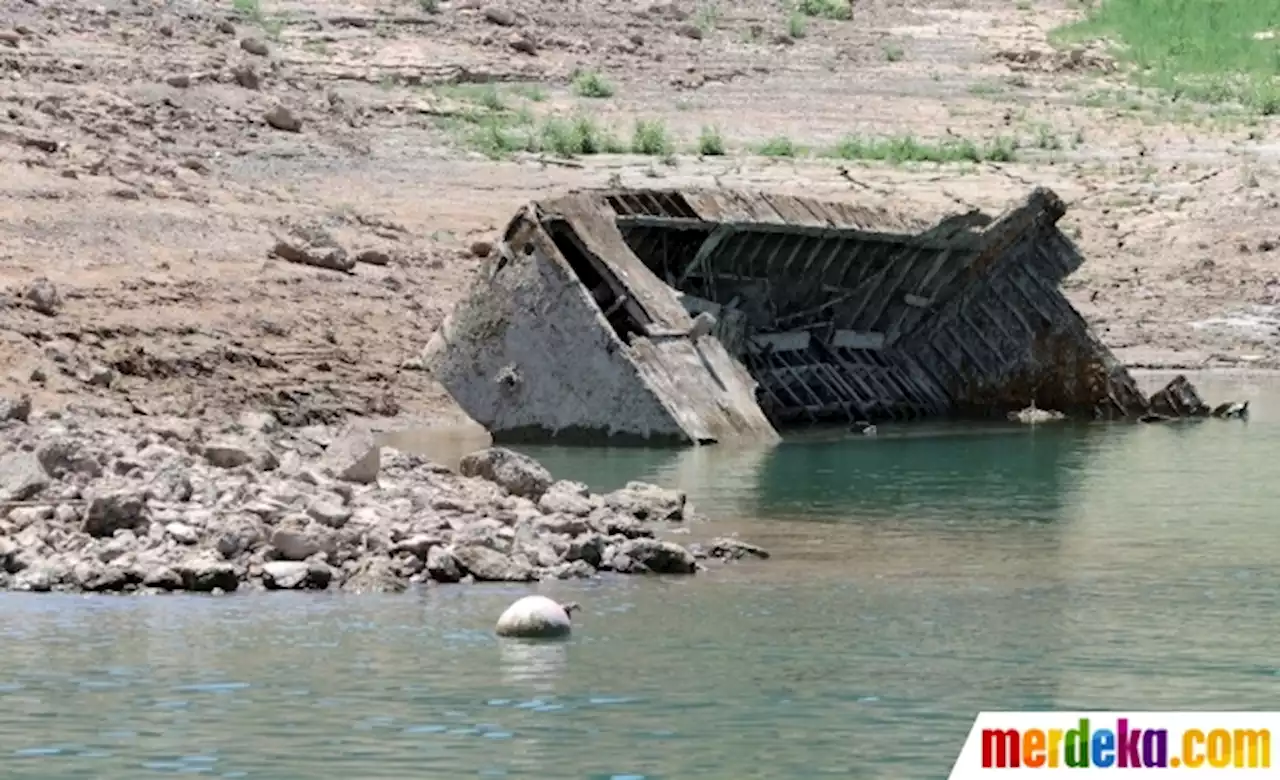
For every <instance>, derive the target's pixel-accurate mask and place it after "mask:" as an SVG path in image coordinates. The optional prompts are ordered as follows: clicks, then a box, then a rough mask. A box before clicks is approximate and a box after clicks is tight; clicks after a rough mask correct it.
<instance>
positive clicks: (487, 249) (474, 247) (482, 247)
mask: <svg viewBox="0 0 1280 780" xmlns="http://www.w3.org/2000/svg"><path fill="white" fill-rule="evenodd" d="M492 252H493V244H491V243H489V242H488V241H472V242H471V254H472V255H474V256H476V257H488V256H489V255H490V253H492Z"/></svg>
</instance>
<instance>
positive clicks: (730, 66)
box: [0, 0, 1280, 424]
mask: <svg viewBox="0 0 1280 780" xmlns="http://www.w3.org/2000/svg"><path fill="white" fill-rule="evenodd" d="M809 5H810V7H811V8H814V9H816V10H818V11H820V12H821V11H822V8H825V6H823V5H822V4H809ZM1073 13H1074V12H1073V11H1071V10H1069V9H1067V8H1066V7H1065V5H1062V4H1055V3H1044V2H1036V3H1034V4H1030V5H1028V6H1027V7H1026V8H1025V9H1023V8H1013V7H1011V5H1010V4H1009V3H1005V2H999V3H997V2H980V1H974V2H964V1H963V0H957V1H955V2H927V3H909V4H908V3H905V2H889V1H885V2H867V3H863V2H859V3H856V4H855V7H854V15H855V19H854V21H847V20H844V19H838V18H822V16H821V14H819V15H818V16H812V17H797V16H795V15H792V14H790V13H789V12H785V11H782V10H780V9H779V8H778V7H777V5H776V4H775V3H771V2H754V1H753V2H746V3H734V4H732V5H731V6H730V5H729V4H716V3H714V2H700V3H693V2H687V3H657V4H641V5H639V6H637V5H635V4H633V3H621V2H598V1H597V0H581V1H580V2H574V3H561V4H546V3H533V2H510V3H499V4H497V5H490V6H486V7H480V6H478V5H477V4H475V3H471V2H469V1H468V0H459V2H453V3H447V2H445V3H439V4H438V5H436V4H435V3H432V2H422V3H416V2H408V1H407V0H405V1H403V2H373V1H371V2H366V3H363V4H360V5H358V6H352V5H350V4H349V3H348V4H335V3H329V2H324V0H321V1H319V2H306V3H301V2H278V3H275V2H262V3H261V4H258V3H254V2H245V1H243V0H242V1H241V2H237V3H235V4H233V3H230V2H227V3H214V2H203V3H194V2H192V3H185V4H159V3H153V2H145V1H143V0H136V1H135V2H117V1H116V0H107V2H104V3H100V4H85V3H78V2H71V1H70V0H26V1H25V2H18V1H17V0H12V1H11V2H7V3H5V14H4V15H3V17H4V22H3V26H2V27H0V76H2V77H3V78H0V103H2V104H3V106H4V108H3V111H0V253H3V258H2V259H3V262H2V263H0V285H2V286H3V288H4V290H5V297H4V302H5V304H6V305H5V306H3V307H0V332H3V334H4V338H3V340H0V392H4V393H18V392H26V393H30V394H32V397H33V400H34V402H35V403H36V405H37V407H38V408H60V407H68V406H70V407H73V408H74V407H91V408H94V409H99V410H102V411H104V412H107V413H111V414H117V415H123V416H163V415H181V416H185V417H215V418H222V417H225V416H227V415H234V414H236V413H238V412H239V411H241V410H243V409H246V408H251V409H256V410H266V411H270V412H272V413H274V414H275V415H276V416H277V417H278V418H279V419H280V420H282V421H284V422H286V423H289V424H310V423H333V422H335V421H337V420H339V419H340V418H342V417H344V416H347V415H349V414H352V413H355V414H360V415H384V416H386V415H395V416H397V417H399V418H403V419H405V420H414V421H419V422H422V421H442V420H457V419H459V416H460V413H459V412H458V410H457V409H456V407H454V406H453V404H452V403H451V402H450V401H449V400H448V399H447V397H446V396H445V395H444V393H443V392H442V391H441V390H440V388H439V387H437V386H436V385H434V384H433V383H432V382H431V381H430V380H429V379H428V378H427V377H426V376H425V375H424V374H423V373H422V372H421V371H420V370H417V368H416V362H415V357H416V355H417V353H418V351H419V350H420V349H421V347H422V346H423V344H424V343H425V341H426V337H427V335H428V334H429V333H430V332H431V330H432V329H433V328H434V327H435V326H436V324H437V323H438V322H439V321H440V318H441V317H442V315H443V312H444V311H446V310H447V308H448V307H449V306H450V305H451V304H452V302H453V301H454V300H455V299H456V298H457V297H458V295H459V294H460V292H461V291H462V290H463V288H464V287H465V285H466V283H467V280H468V278H469V276H470V274H471V273H473V271H474V270H475V268H476V267H477V265H478V260H477V258H476V257H475V255H474V253H473V252H472V251H471V246H472V244H473V242H475V241H477V240H481V239H485V238H489V237H491V236H492V234H493V231H494V230H495V229H496V228H497V227H498V225H500V224H502V223H503V222H505V220H506V219H507V218H508V216H509V215H510V213H511V212H512V211H513V209H515V208H516V207H517V206H518V205H519V204H520V203H522V202H523V201H525V200H527V199H529V198H531V197H536V196H539V195H545V194H547V193H549V192H553V191H557V190H560V189H563V188H567V187H572V186H601V185H605V184H606V183H609V182H614V183H617V182H621V183H623V184H628V185H636V184H640V183H646V184H650V185H652V184H655V183H656V184H671V185H687V184H694V185H714V184H716V183H722V184H725V185H730V186H737V187H759V188H770V189H778V190H784V191H791V192H805V193H809V194H822V195H826V196H830V197H835V198H850V199H867V198H870V199H882V198H891V199H905V200H923V201H927V202H930V203H935V204H936V203H950V204H958V203H963V204H966V205H976V206H980V207H983V208H988V209H999V208H1001V207H1003V206H1004V205H1005V204H1006V203H1007V202H1008V201H1009V199H1011V198H1013V197H1015V196H1016V195H1018V194H1021V193H1022V192H1024V191H1025V190H1026V188H1027V187H1028V186H1030V185H1031V184H1045V185H1048V186H1050V187H1053V188H1054V189H1056V190H1057V191H1059V192H1060V194H1062V195H1063V196H1064V197H1065V198H1066V199H1068V200H1069V201H1070V202H1071V204H1072V211H1071V212H1070V213H1069V215H1068V217H1067V220H1066V222H1067V229H1068V231H1069V233H1071V234H1072V235H1074V236H1075V237H1076V238H1077V240H1078V242H1079V243H1080V245H1081V247H1082V248H1083V250H1084V251H1085V253H1086V255H1087V256H1088V258H1089V261H1088V263H1087V264H1086V266H1085V267H1084V268H1083V269H1082V270H1081V271H1080V272H1079V273H1077V274H1076V276H1075V277H1074V278H1073V279H1072V280H1070V281H1069V286H1070V293H1071V297H1072V299H1073V302H1074V303H1075V304H1076V305H1077V306H1079V307H1080V309H1081V310H1082V311H1083V312H1084V314H1085V315H1086V316H1087V317H1088V318H1089V319H1090V321H1091V323H1092V324H1093V325H1094V326H1095V327H1096V328H1097V330H1098V331H1099V332H1100V334H1101V335H1102V337H1103V339H1104V340H1105V341H1106V342H1107V343H1108V344H1110V345H1111V346H1112V347H1114V348H1116V349H1117V350H1118V351H1119V352H1120V354H1121V356H1122V357H1124V358H1126V359H1128V360H1130V361H1132V362H1134V363H1136V364H1138V365H1145V366H1168V365H1175V366H1194V365H1203V364H1206V363H1211V364H1221V365H1241V364H1245V365H1256V366H1266V365H1277V358H1278V357H1280V349H1278V348H1277V343H1278V339H1277V336H1276V330H1277V327H1278V322H1277V319H1276V317H1277V315H1276V309H1275V307H1276V306H1277V304H1278V303H1280V300H1278V299H1280V280H1278V279H1277V274H1276V271H1275V270H1274V268H1275V262H1274V254H1273V252H1274V249H1275V247H1276V246H1277V242H1278V240H1280V236H1278V235H1277V232H1276V229H1275V226H1274V215H1275V213H1276V211H1275V208H1276V205H1277V199H1276V195H1275V184H1276V181H1277V176H1276V156H1277V154H1276V149H1277V147H1276V144H1275V142H1276V133H1275V129H1274V127H1273V126H1267V125H1258V124H1251V123H1250V122H1249V121H1248V120H1247V119H1233V118H1232V117H1225V118H1224V117H1223V116H1221V115H1220V114H1212V115H1211V112H1209V111H1208V110H1205V111H1202V112H1199V113H1196V111H1198V109H1193V110H1192V112H1191V115H1187V113H1186V112H1180V113H1178V114H1177V115H1176V116H1175V115H1173V114H1172V113H1171V112H1170V111H1167V110H1166V104H1164V103H1161V102H1160V101H1158V100H1155V99H1152V98H1150V97H1149V96H1144V95H1141V94H1139V93H1136V92H1134V91H1133V90H1131V89H1129V88H1128V87H1127V86H1126V85H1125V82H1124V81H1123V80H1122V78H1121V77H1120V76H1119V75H1117V74H1116V73H1114V72H1113V70H1114V68H1113V67H1112V64H1111V63H1110V61H1109V60H1108V59H1107V58H1106V57H1105V56H1102V55H1099V54H1097V53H1096V52H1095V51H1094V50H1077V51H1076V52H1075V53H1074V54H1073V53H1070V52H1068V53H1065V54H1064V53H1057V52H1054V51H1053V50H1051V49H1050V48H1049V47H1048V46H1047V44H1046V43H1045V40H1046V31H1047V30H1049V29H1050V28H1051V27H1053V26H1054V25H1056V24H1059V23H1062V22H1064V21H1067V20H1069V19H1071V18H1072V14H1073ZM829 15H831V16H840V15H841V14H838V13H835V14H829ZM575 71H584V72H587V71H592V72H594V71H598V72H599V74H600V75H601V78H600V79H598V80H596V81H595V83H594V85H592V84H585V83H584V82H583V80H582V79H581V78H579V80H578V86H577V87H576V88H575V87H574V86H573V84H574V73H575ZM602 84H603V86H601V85H602ZM580 93H585V94H587V95H595V97H590V96H583V94H580ZM606 93H609V94H608V96H605V94H606ZM579 116H583V117H587V118H588V119H589V120H590V121H589V122H588V123H587V124H589V125H590V128H588V130H589V132H585V136H588V137H587V138H586V140H587V141H590V142H591V143H595V142H596V141H600V140H601V139H604V141H607V143H605V145H606V146H609V147H610V148H612V147H613V146H618V147H619V148H626V147H631V148H632V149H631V150H632V151H637V152H641V153H639V154H633V153H625V154H608V155H594V154H591V155H580V156H578V157H576V158H575V159H573V160H565V159H561V158H560V157H559V156H557V154H556V151H557V149H559V150H561V151H563V149H564V148H565V147H566V146H568V147H573V146H575V145H576V146H577V147H578V148H579V150H580V151H594V150H593V149H589V148H588V149H583V148H582V147H583V143H581V142H582V141H583V140H584V139H583V137H581V136H583V135H584V132H583V127H582V123H580V122H579V123H576V124H575V122H574V118H576V117H579ZM557 117H558V118H559V120H560V121H559V122H558V123H557V121H556V118H557ZM637 119H640V120H645V121H646V122H649V123H650V125H648V126H649V127H654V126H656V125H654V124H653V123H654V122H658V121H660V122H661V127H662V131H661V133H660V134H659V135H660V136H661V137H657V136H655V135H654V134H652V133H651V134H650V135H649V136H647V137H646V138H645V139H640V138H633V127H634V123H635V121H636V120H637ZM712 127H714V128H716V130H717V132H718V134H719V137H720V138H721V141H722V145H723V146H724V147H725V151H726V152H727V154H724V155H715V154H702V155H699V154H695V152H697V151H701V152H707V153H710V152H714V151H717V149H716V148H715V144H713V143H709V142H708V141H707V139H706V136H707V133H706V130H707V129H708V128H712ZM521 133H525V135H524V136H521V135H520V134H521ZM574 133H577V134H578V135H577V136H575V135H574ZM849 133H854V134H858V135H859V136H861V137H863V138H866V139H881V140H883V141H886V142H889V146H892V142H894V141H895V140H896V141H898V142H903V143H900V144H899V146H898V147H894V148H898V149H904V148H908V146H909V145H906V144H905V139H906V137H907V136H914V137H915V138H916V139H919V140H920V141H921V142H922V143H926V142H927V143H928V144H934V145H935V146H936V145H938V144H939V143H940V142H945V141H946V140H947V139H951V140H952V141H957V140H968V141H972V142H973V144H974V146H975V147H977V148H983V149H986V148H1004V147H1000V146H999V144H1002V143H1006V142H1009V141H1011V140H1012V141H1016V154H1014V155H1012V157H1013V159H1012V161H1004V162H967V163H965V162H960V163H956V162H948V163H945V164H942V165H937V164H932V163H920V164H914V163H913V164H896V163H894V162H892V161H875V160H865V159H830V158H829V157H821V156H820V155H818V154H816V153H817V152H819V151H820V150H822V149H826V148H830V147H833V146H838V145H839V143H840V140H841V138H842V137H843V136H845V135H846V134H849ZM606 136H612V138H611V139H610V138H606ZM700 136H701V138H700ZM522 138H523V139H524V140H520V139H522ZM534 140H536V141H537V142H536V143H534V142H533V141H534ZM642 140H643V141H646V142H645V143H637V141H642ZM513 141H514V142H513ZM591 143H587V144H586V146H588V147H589V146H591ZM602 143H603V142H602ZM521 144H523V145H524V148H526V149H536V150H535V151H515V150H513V149H512V148H510V147H513V146H520V145H521ZM889 146H886V145H885V144H881V145H880V146H876V145H875V144H874V143H870V144H867V145H864V146H862V147H858V150H856V151H851V147H849V146H846V147H845V152H844V153H843V156H844V157H846V158H848V157H864V158H865V157H890V158H893V157H895V155H896V156H897V157H902V156H906V157H913V156H914V157H916V158H920V157H923V158H928V157H929V156H930V155H929V154H925V153H922V152H920V150H919V149H916V150H915V151H914V152H910V153H907V154H905V155H903V154H897V153H893V154H890V153H888V152H886V151H885V150H886V149H888V148H889ZM504 151H505V152H510V153H509V154H506V155H505V158H506V159H503V160H493V159H489V157H488V156H486V154H485V153H489V154H496V153H498V152H504ZM765 152H767V153H768V155H772V156H768V155H766V154H764V153H765ZM788 152H796V153H799V154H801V155H804V154H806V153H813V155H812V159H810V158H805V159H801V158H800V157H795V156H792V157H788V156H785V155H786V154H787V153H788ZM836 156H837V157H838V156H841V155H836ZM934 156H937V155H934ZM961 156H963V155H961ZM988 156H989V157H990V156H993V155H988ZM299 231H302V232H306V233H308V234H309V235H311V236H312V237H315V236H317V235H319V234H320V233H324V234H327V236H328V237H329V239H330V240H331V241H332V242H333V243H334V244H337V245H339V246H340V247H341V248H342V250H343V255H344V256H345V258H346V260H341V261H339V262H337V263H336V265H337V267H339V268H342V269H347V270H331V269H323V268H316V267H312V266H308V265H302V264H298V263H295V262H290V261H289V260H286V259H283V258H282V257H279V256H277V255H275V254H272V251H271V250H272V249H273V247H275V246H276V245H277V242H278V241H279V240H286V241H291V240H295V239H296V234H297V233H298V232H299ZM291 236H293V238H291ZM357 257H359V258H360V260H359V261H358V262H352V261H354V260H355V259H356V258H357ZM348 266H350V267H349V269H348ZM41 280H47V282H45V281H41ZM406 424H408V423H407V422H406Z"/></svg>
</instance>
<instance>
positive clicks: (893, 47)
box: [884, 43, 907, 62]
mask: <svg viewBox="0 0 1280 780" xmlns="http://www.w3.org/2000/svg"><path fill="white" fill-rule="evenodd" d="M906 56H907V53H906V52H905V51H903V49H902V47H901V46H899V45H897V44H894V43H889V44H885V47H884V58H885V59H886V60H888V61H889V62H898V61H899V60H901V59H902V58H903V57H906Z"/></svg>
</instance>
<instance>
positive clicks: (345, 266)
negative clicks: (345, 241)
mask: <svg viewBox="0 0 1280 780" xmlns="http://www.w3.org/2000/svg"><path fill="white" fill-rule="evenodd" d="M271 252H272V254H274V255H275V256H276V257H279V258H281V259H283V260H288V261H289V262H291V263H300V264H302V265H310V266H314V267H316V268H324V269H327V270H330V271H343V272H346V271H350V270H351V269H352V268H355V267H356V261H355V258H352V257H349V256H348V255H347V251H346V250H345V249H343V248H342V247H340V246H308V245H306V244H302V243H290V242H288V241H277V242H276V245H275V246H274V247H272V249H271Z"/></svg>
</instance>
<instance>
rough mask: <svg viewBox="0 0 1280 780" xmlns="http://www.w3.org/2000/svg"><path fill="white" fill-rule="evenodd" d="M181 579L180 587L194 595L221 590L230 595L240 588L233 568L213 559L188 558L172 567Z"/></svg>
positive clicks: (226, 563) (237, 576) (238, 579)
mask: <svg viewBox="0 0 1280 780" xmlns="http://www.w3.org/2000/svg"><path fill="white" fill-rule="evenodd" d="M174 571H176V572H177V573H178V576H179V577H181V578H182V587H183V588H185V589H187V590H190V591H194V592H196V593H212V592H213V591H215V590H221V591H223V592H226V593H230V592H232V591H234V590H236V589H237V588H239V587H240V577H239V575H238V574H237V573H236V568H235V566H233V565H231V564H230V563H228V562H226V561H220V560H217V559H215V558H209V557H197V558H188V559H187V560H185V561H183V562H182V563H180V564H178V565H177V566H176V567H174Z"/></svg>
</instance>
